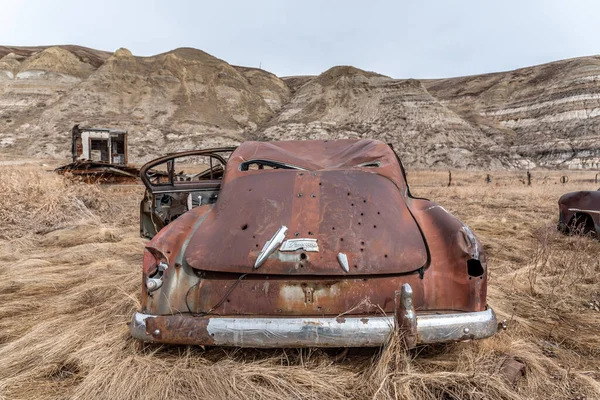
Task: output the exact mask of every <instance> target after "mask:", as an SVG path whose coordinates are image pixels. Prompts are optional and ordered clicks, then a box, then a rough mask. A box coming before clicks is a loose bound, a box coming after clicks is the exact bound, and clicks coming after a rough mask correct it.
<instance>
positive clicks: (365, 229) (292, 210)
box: [185, 169, 428, 275]
mask: <svg viewBox="0 0 600 400" xmlns="http://www.w3.org/2000/svg"><path fill="white" fill-rule="evenodd" d="M283 226H285V227H286V228H287V230H286V232H285V237H284V241H283V242H282V243H281V244H280V245H279V244H278V245H276V246H274V250H273V251H272V252H271V253H270V254H268V257H267V258H266V259H265V260H264V262H262V263H261V264H260V265H259V267H258V268H254V267H255V264H257V259H258V258H259V256H260V254H261V252H262V251H263V249H265V250H266V246H265V244H266V243H267V242H268V241H269V240H271V239H272V238H273V237H274V236H275V234H276V233H277V232H278V231H280V230H283V229H282V227H283ZM294 239H307V240H306V241H303V242H299V241H294ZM315 247H318V251H315V250H317V249H316V248H315ZM286 249H287V250H288V251H285V250H286ZM263 254H264V253H263ZM340 254H342V255H343V256H340ZM185 257H186V261H187V263H188V264H189V265H190V266H191V267H193V268H195V269H199V270H205V271H214V272H234V273H260V274H274V275H370V274H398V273H409V272H413V271H416V270H418V269H420V268H421V267H423V266H424V265H425V264H426V262H427V258H428V255H427V249H426V244H425V242H424V240H423V236H422V234H421V232H420V229H419V227H418V225H417V223H416V222H415V220H414V219H413V217H412V215H411V213H410V211H409V209H408V207H407V205H406V203H405V199H404V197H403V194H402V193H400V191H399V189H398V188H397V187H396V185H395V184H394V183H393V182H392V181H391V180H389V179H387V178H385V177H382V176H380V175H377V174H376V173H372V172H368V171H365V170H364V169H362V170H358V169H343V170H342V169H340V170H326V171H299V170H281V169H279V170H262V171H248V172H247V174H245V175H242V176H240V177H239V178H237V179H235V180H234V181H232V182H229V183H228V184H227V185H224V187H223V188H222V190H221V193H220V194H219V199H218V201H217V202H216V204H215V205H214V206H213V209H212V211H211V212H210V213H209V214H208V216H207V217H206V219H205V220H204V221H203V223H202V224H201V225H200V226H199V228H198V229H197V230H196V232H195V233H194V234H193V236H192V238H191V240H190V242H189V245H188V246H187V249H186V254H185ZM342 260H347V261H346V262H344V261H342ZM344 264H346V265H344ZM346 269H347V270H346Z"/></svg>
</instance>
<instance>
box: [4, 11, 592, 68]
mask: <svg viewBox="0 0 600 400" xmlns="http://www.w3.org/2000/svg"><path fill="white" fill-rule="evenodd" d="M49 44H78V45H82V46H87V47H92V48H96V49H101V50H108V51H114V50H116V49H118V48H119V47H126V48H128V49H129V50H131V51H132V52H133V53H134V54H136V55H142V56H148V55H153V54H157V53H162V52H165V51H168V50H171V49H174V48H177V47H195V48H198V49H201V50H204V51H206V52H208V53H210V54H212V55H214V56H216V57H219V58H221V59H223V60H225V61H227V62H229V63H230V64H236V65H244V66H251V67H258V66H259V65H261V66H262V68H263V69H266V70H268V71H271V72H273V73H275V74H277V75H279V76H286V75H314V74H319V73H321V72H323V71H325V70H326V69H328V68H330V67H332V66H335V65H354V66H356V67H359V68H362V69H366V70H370V71H376V72H379V73H382V74H385V75H389V76H392V77H395V78H434V77H450V76H460V75H470V74H477V73H484V72H493V71H503V70H509V69H514V68H518V67H524V66H529V65H534V64H540V63H544V62H549V61H554V60H558V59H564V58H570V57H579V56H585V55H594V54H599V53H600V1H598V0H589V1H583V0H582V1H567V0H565V1H558V0H546V1H542V0H535V1H533V0H532V1H527V0H521V1H502V0H497V1H492V0H489V1H488V0H479V1H443V0H440V1H429V2H427V1H418V0H415V1H400V0H396V1H377V0H364V1H348V0H346V1H327V0H322V1H313V0H302V1H300V0H299V1H294V2H292V1H284V0H279V1H278V0H264V1H262V0H252V1H225V0H222V1H218V0H217V1H193V0H189V1H177V0H170V1H148V0H146V1H133V0H132V1H128V0H102V1H84V0H80V1H75V0H35V1H34V0H31V1H29V0H0V45H20V46H26V45H30V46H31V45H49Z"/></svg>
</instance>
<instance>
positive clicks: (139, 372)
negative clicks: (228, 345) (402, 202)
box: [0, 164, 600, 400]
mask: <svg viewBox="0 0 600 400" xmlns="http://www.w3.org/2000/svg"><path fill="white" fill-rule="evenodd" d="M563 174H564V175H568V176H569V178H570V179H569V182H568V183H567V184H561V183H559V178H560V176H561V175H563ZM485 175H486V173H484V172H480V173H479V172H460V171H455V172H453V186H451V187H446V183H447V173H446V172H428V171H409V175H408V179H409V182H410V183H411V189H412V192H413V194H414V195H415V196H422V197H428V198H431V199H433V200H434V201H436V202H438V203H440V204H441V205H443V206H444V207H445V208H446V209H448V211H450V212H451V213H453V214H455V215H457V216H458V217H459V218H461V219H462V220H463V221H464V222H465V223H467V224H468V225H469V226H470V227H471V228H472V230H473V231H474V232H475V233H476V234H477V235H478V236H479V238H480V239H481V241H482V242H483V243H484V245H485V248H486V251H487V254H488V260H489V268H490V288H489V303H490V304H491V305H492V306H493V307H494V308H495V309H496V311H497V313H498V316H499V317H500V318H501V319H506V320H507V321H508V328H507V329H506V330H504V331H502V332H500V333H499V334H498V335H496V336H495V337H493V338H490V339H487V340H483V341H479V342H465V343H457V344H451V345H445V346H437V347H425V348H419V349H415V350H411V351H408V352H406V351H403V350H401V349H400V348H399V346H398V344H397V343H398V341H397V340H394V339H392V340H391V341H390V343H389V345H388V346H386V347H385V348H383V349H381V350H365V349H353V350H351V351H350V352H349V353H348V355H347V356H346V357H345V358H344V359H343V360H341V361H338V360H337V359H336V357H335V356H336V354H337V352H336V351H323V350H319V349H315V350H310V349H305V350H297V349H287V350H240V349H224V348H206V349H203V348H201V347H185V346H180V347H177V346H158V345H143V344H141V343H138V342H136V341H134V340H133V339H131V338H130V337H129V335H128V327H127V322H128V321H129V318H130V315H131V313H132V312H133V311H134V310H135V309H136V307H137V306H138V296H139V291H140V281H141V279H140V278H141V263H142V249H143V246H144V242H145V241H144V240H142V239H140V238H139V237H138V215H137V211H138V201H139V199H140V197H141V195H142V193H143V190H142V187H141V186H90V185H84V184H77V183H71V182H69V181H68V180H66V179H65V178H64V177H62V176H58V175H55V174H53V173H51V172H46V171H44V168H42V167H40V166H37V165H33V164H30V165H20V166H19V165H12V166H8V165H4V166H2V167H0V261H1V263H2V266H1V267H0V399H2V400H4V399H65V398H70V399H92V400H93V399H162V398H168V399H193V398H198V399H230V398H241V399H266V398H275V399H329V400H334V399H342V398H358V399H364V398H376V399H532V398H539V399H549V398H552V399H584V398H585V399H598V398H600V311H599V310H600V257H599V255H600V243H599V242H597V241H595V240H593V239H590V238H586V237H565V236H561V235H559V234H558V233H557V232H556V230H555V224H556V219H557V199H558V197H559V196H560V195H561V194H562V193H565V192H568V191H574V190H583V189H592V190H595V189H597V188H598V187H599V186H600V184H595V183H594V175H595V172H556V171H554V172H547V171H534V172H533V185H532V186H527V185H525V184H524V183H523V182H522V180H524V179H525V173H523V172H520V173H516V172H495V173H492V179H493V181H492V183H489V184H486V183H485ZM507 359H515V360H517V361H519V362H521V363H523V364H524V365H525V373H524V376H523V377H521V378H519V379H518V380H517V381H516V382H514V383H513V382H510V381H508V380H507V379H506V378H505V377H504V375H503V374H501V373H500V370H501V367H502V364H503V362H504V361H505V360H507Z"/></svg>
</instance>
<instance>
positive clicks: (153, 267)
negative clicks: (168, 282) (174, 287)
mask: <svg viewBox="0 0 600 400" xmlns="http://www.w3.org/2000/svg"><path fill="white" fill-rule="evenodd" d="M168 268H169V264H168V263H167V259H166V257H165V256H164V255H163V254H162V253H161V252H160V251H158V250H156V249H152V248H146V249H145V250H144V272H145V275H146V276H147V278H146V281H145V282H144V284H145V285H146V289H147V290H148V292H153V291H155V290H157V289H159V288H160V287H161V286H162V284H163V275H164V272H165V271H166V270H167V269H168Z"/></svg>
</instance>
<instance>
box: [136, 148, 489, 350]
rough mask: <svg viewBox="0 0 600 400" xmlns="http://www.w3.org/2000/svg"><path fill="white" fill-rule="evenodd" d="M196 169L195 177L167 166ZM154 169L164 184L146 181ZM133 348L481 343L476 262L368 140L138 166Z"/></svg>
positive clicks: (482, 312)
mask: <svg viewBox="0 0 600 400" xmlns="http://www.w3.org/2000/svg"><path fill="white" fill-rule="evenodd" d="M190 157H204V158H205V159H206V158H208V159H209V160H208V162H206V160H205V164H208V165H209V167H208V169H206V170H205V171H203V172H201V173H197V174H184V173H183V172H177V171H178V168H177V167H176V163H177V161H178V159H182V158H183V159H189V158H190ZM160 164H166V165H167V173H166V174H164V175H162V176H160V177H158V178H157V177H156V175H155V174H154V171H156V170H157V167H158V166H159V165H160ZM141 174H142V175H141V176H142V180H143V182H144V184H145V185H146V187H147V191H146V196H145V198H144V200H143V201H142V204H141V215H142V218H141V223H140V224H141V226H140V229H141V233H142V236H146V237H152V236H153V239H152V240H150V241H149V242H148V243H147V245H146V248H145V251H144V262H143V285H142V286H143V287H142V302H141V310H140V311H139V312H136V313H135V314H134V315H133V318H132V322H131V324H130V331H131V334H132V335H133V336H134V337H135V338H137V339H141V340H143V341H148V342H158V343H174V344H199V345H219V346H239V347H363V346H380V345H382V344H383V343H384V342H385V341H386V339H387V338H388V337H389V335H390V332H392V331H394V330H395V329H396V328H397V329H399V330H401V332H402V333H403V336H402V337H403V338H404V341H405V344H406V345H407V346H408V347H414V346H416V345H418V344H425V343H440V342H452V341H460V340H469V339H481V338H485V337H488V336H491V335H493V334H494V333H495V332H496V329H497V322H496V316H495V314H494V311H493V310H492V309H491V308H489V307H488V306H487V304H486V291H487V279H488V271H487V266H486V259H485V254H484V252H483V248H482V246H481V244H480V243H479V241H478V240H477V238H476V237H475V236H474V235H473V233H472V232H471V231H470V229H469V228H468V227H467V226H466V225H464V224H463V223H462V222H461V221H459V220H458V219H457V218H455V217H454V216H452V215H450V214H449V213H448V212H447V211H446V210H445V209H444V208H443V207H441V206H440V205H437V204H435V203H433V202H431V201H429V200H426V199H421V198H416V197H413V196H412V195H411V193H410V190H409V187H408V184H407V182H406V177H405V173H404V169H403V167H402V164H401V162H400V160H399V158H398V157H397V155H396V154H395V152H394V151H393V149H392V148H391V147H390V146H388V145H386V144H385V143H382V142H379V141H376V140H349V139H348V140H329V141H328V140H324V141H319V140H312V141H281V142H252V141H250V142H244V143H243V144H241V145H240V146H239V147H237V148H221V149H212V150H199V151H192V152H186V153H179V154H176V155H172V156H167V157H163V158H160V159H157V160H155V161H152V162H150V163H148V164H146V165H145V166H144V167H142V169H141Z"/></svg>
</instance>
